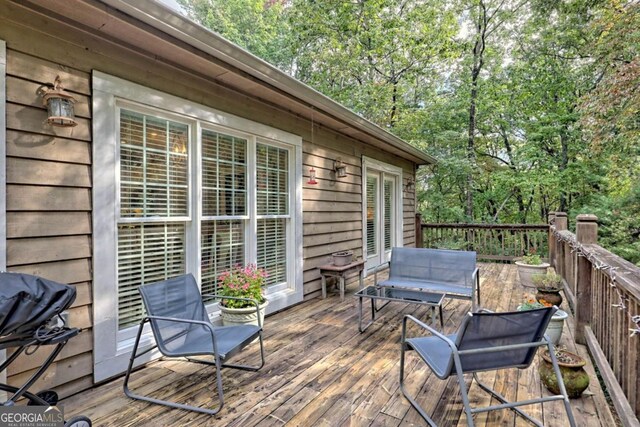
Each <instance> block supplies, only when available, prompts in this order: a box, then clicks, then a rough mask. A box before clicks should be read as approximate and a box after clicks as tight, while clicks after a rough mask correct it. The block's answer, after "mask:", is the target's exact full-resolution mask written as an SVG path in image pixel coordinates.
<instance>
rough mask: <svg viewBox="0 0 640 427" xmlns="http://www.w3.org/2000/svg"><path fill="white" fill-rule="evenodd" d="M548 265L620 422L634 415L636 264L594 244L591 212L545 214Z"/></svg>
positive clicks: (639, 383) (638, 391)
mask: <svg viewBox="0 0 640 427" xmlns="http://www.w3.org/2000/svg"><path fill="white" fill-rule="evenodd" d="M549 219H550V223H551V227H550V228H549V254H550V262H551V265H552V266H553V267H554V268H555V270H556V272H557V273H558V274H560V275H561V276H562V277H563V279H564V281H565V295H567V299H568V300H569V302H570V304H571V306H572V308H573V311H574V315H575V328H576V330H575V337H576V342H578V343H580V344H586V345H587V346H588V348H589V352H590V353H591V356H592V357H593V359H594V361H595V362H596V364H597V366H598V369H599V371H600V373H601V375H602V378H603V380H604V381H605V383H606V385H607V389H608V391H609V393H610V395H611V400H612V402H613V404H614V406H615V408H616V411H617V412H618V415H619V416H620V419H621V421H622V423H623V424H624V425H625V426H638V425H640V424H639V423H638V419H637V417H638V416H640V360H639V358H638V356H639V355H640V329H639V326H640V268H638V267H637V266H635V265H633V264H632V263H630V262H628V261H626V260H624V259H622V258H620V257H619V256H617V255H615V254H613V253H611V252H609V251H608V250H606V249H604V248H602V247H601V246H599V245H598V244H597V243H596V242H597V236H598V224H597V218H596V217H595V216H594V215H578V216H577V218H576V233H575V234H574V233H572V232H570V231H568V230H567V229H568V224H567V214H566V213H564V212H556V213H554V214H552V215H550V218H549Z"/></svg>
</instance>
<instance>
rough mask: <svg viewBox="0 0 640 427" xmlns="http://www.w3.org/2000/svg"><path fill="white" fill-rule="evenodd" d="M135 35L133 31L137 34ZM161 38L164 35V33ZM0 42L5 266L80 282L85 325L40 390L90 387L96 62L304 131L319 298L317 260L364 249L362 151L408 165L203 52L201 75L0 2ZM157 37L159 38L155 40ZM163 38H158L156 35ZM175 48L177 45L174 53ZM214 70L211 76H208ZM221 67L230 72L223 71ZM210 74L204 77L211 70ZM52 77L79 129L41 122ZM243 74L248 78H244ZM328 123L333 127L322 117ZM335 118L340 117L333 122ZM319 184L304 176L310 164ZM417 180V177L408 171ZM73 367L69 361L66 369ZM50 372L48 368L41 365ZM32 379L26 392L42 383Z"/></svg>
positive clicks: (309, 256) (307, 268)
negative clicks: (2, 54)
mask: <svg viewBox="0 0 640 427" xmlns="http://www.w3.org/2000/svg"><path fill="white" fill-rule="evenodd" d="M136 31H137V30H136ZM163 37H164V38H168V37H165V36H163ZM0 39H3V40H5V41H6V43H7V56H8V65H7V74H8V75H7V128H8V129H7V175H8V182H7V233H8V241H7V247H8V248H7V249H8V257H9V261H10V263H9V265H8V269H9V270H10V271H20V272H26V273H31V274H36V275H40V276H43V277H47V278H50V279H53V280H58V281H60V282H64V283H70V284H73V285H75V286H76V287H77V289H78V298H77V300H76V302H75V303H74V305H73V307H72V308H71V310H70V315H71V323H72V326H78V327H83V328H85V331H83V333H82V334H81V335H80V337H78V338H76V339H74V340H71V341H70V342H69V344H68V346H67V348H65V351H64V352H63V353H62V354H61V355H60V356H59V358H58V359H59V362H58V363H59V364H60V366H59V367H60V369H59V371H65V373H64V374H60V375H53V374H52V375H47V376H46V377H45V378H43V379H42V380H41V383H42V385H43V386H54V387H56V389H57V390H58V391H59V392H60V393H61V395H63V396H65V395H68V394H70V393H74V392H77V391H80V390H82V389H84V388H87V387H89V386H91V384H92V377H91V374H92V363H91V359H92V354H91V349H92V346H93V338H92V330H91V326H92V324H93V319H91V315H92V306H91V304H92V301H93V296H92V279H93V278H92V268H91V265H92V259H91V252H92V240H91V227H92V225H91V213H92V212H91V179H92V170H91V143H92V142H91V117H92V112H91V79H90V76H91V72H92V71H93V70H99V71H102V72H105V73H108V74H111V75H114V76H116V77H120V78H123V79H126V80H129V81H131V82H134V83H137V84H140V85H143V86H146V87H149V88H152V89H156V90H160V91H163V92H166V93H169V94H172V95H175V96H178V97H180V98H183V99H186V100H189V101H192V102H196V103H199V104H204V105H207V106H209V107H211V108H215V109H217V110H221V111H225V112H228V113H230V114H235V115H237V116H241V117H245V118H248V119H250V120H253V121H255V122H259V123H263V124H266V125H269V126H272V127H275V128H278V129H282V130H285V131H287V132H290V133H293V134H296V135H300V136H301V137H302V138H303V141H304V142H303V159H302V163H303V174H304V177H303V187H304V189H303V205H304V215H303V235H304V238H303V256H304V264H303V270H304V274H303V280H304V284H303V286H304V294H305V299H309V298H313V297H316V296H318V295H319V289H320V280H319V274H318V270H317V267H318V266H319V265H321V264H323V263H325V262H327V260H328V259H329V256H330V254H331V253H333V252H336V251H338V250H353V251H354V253H355V255H356V256H360V257H361V256H362V176H361V174H362V171H361V168H362V157H363V156H367V157H371V158H375V159H378V160H381V161H384V162H387V163H391V164H393V165H395V166H398V167H401V168H402V169H403V171H404V177H403V181H404V182H405V183H406V181H407V180H408V178H409V177H412V176H413V170H414V164H413V163H411V162H410V161H408V160H405V159H402V158H401V157H398V156H396V155H394V154H391V153H389V152H385V151H383V150H381V149H379V148H376V147H373V146H371V145H368V144H365V143H363V142H361V141H358V140H356V139H353V138H351V137H348V136H346V135H343V134H339V133H337V132H335V131H332V130H330V129H328V128H326V127H323V126H319V125H318V123H317V122H316V123H315V126H314V129H313V132H312V124H311V122H310V121H309V120H306V119H304V118H302V117H301V116H300V115H299V114H298V113H297V111H296V108H298V104H297V103H296V102H293V101H292V100H291V99H288V98H287V97H286V96H284V95H283V96H282V103H280V104H278V105H275V104H273V103H271V102H267V101H265V100H262V99H258V98H257V97H259V96H260V93H262V91H264V90H265V89H264V88H262V87H260V86H257V85H256V86H255V87H253V86H247V87H245V88H243V91H242V92H241V91H238V90H234V89H231V88H229V87H228V86H226V85H225V79H233V78H236V77H234V74H233V73H232V72H226V71H225V70H223V69H222V68H221V67H220V66H219V65H216V63H217V62H216V61H215V60H212V59H211V58H209V57H207V56H206V55H204V54H199V55H202V59H201V60H200V62H198V63H197V66H198V67H199V70H198V71H186V70H185V69H184V68H183V67H182V66H179V65H176V63H175V62H172V61H175V60H176V58H172V59H165V58H162V57H159V56H157V55H151V54H149V53H148V52H146V51H144V50H142V49H137V48H133V47H131V46H126V47H123V46H120V45H118V44H117V43H115V42H114V41H113V40H107V39H105V38H101V37H99V36H96V35H95V34H93V33H92V32H84V31H81V30H78V29H75V28H72V27H71V26H69V25H67V24H64V23H62V22H59V21H56V20H53V19H50V18H48V17H46V16H45V15H44V14H38V13H35V12H32V11H30V10H28V9H27V8H26V7H24V6H22V5H19V4H15V3H8V2H5V1H3V0H0ZM162 42H163V43H164V42H166V40H163V41H162ZM159 43H160V41H159ZM177 53H179V54H181V55H182V54H183V53H184V52H183V51H182V50H180V49H177ZM215 70H219V72H215ZM225 72H226V74H224V73H225ZM207 73H208V75H207ZM56 75H60V76H61V78H62V80H63V83H64V86H65V88H66V89H67V90H68V91H69V92H70V93H72V94H73V95H74V96H75V97H76V98H77V99H78V100H79V101H78V104H76V115H77V120H78V123H79V125H78V126H77V127H75V128H72V129H69V128H66V129H64V128H51V127H49V126H46V125H44V124H43V121H44V120H45V117H46V112H45V110H44V107H42V105H41V101H40V98H39V97H38V96H37V95H36V93H35V91H36V90H37V88H38V87H40V86H41V85H42V84H46V83H49V84H50V83H51V82H52V81H53V80H54V79H55V76H56ZM244 78H246V76H245V77H244ZM325 121H326V122H327V123H329V122H330V121H328V120H327V119H326V118H325ZM336 123H337V122H336ZM337 157H340V158H341V160H342V161H343V162H344V163H346V165H347V172H348V174H349V175H348V177H346V178H340V179H335V176H334V174H333V171H332V169H333V161H334V160H335V159H336V158H337ZM311 166H313V167H314V168H315V169H316V171H317V179H318V182H319V183H318V184H317V185H313V186H312V185H308V184H306V182H307V180H308V171H309V167H311ZM412 179H413V178H412ZM405 193H406V192H403V206H404V207H403V210H404V215H403V226H404V227H403V230H404V233H403V234H404V243H405V245H410V244H411V243H412V242H413V236H410V235H409V233H408V231H409V230H410V229H411V228H412V227H413V218H414V212H413V210H412V209H413V208H412V206H414V205H415V203H414V201H413V195H411V194H405ZM42 350H43V349H40V350H39V351H38V352H36V353H35V354H34V355H32V356H31V357H25V358H21V360H20V363H17V364H16V365H14V367H12V369H11V370H10V371H9V380H10V381H11V382H19V381H21V380H22V379H23V378H24V377H25V376H26V375H28V373H29V372H31V370H32V369H34V368H35V367H37V366H39V363H41V360H42V357H43V356H42V355H43V351H42ZM69 368H71V369H69ZM49 371H50V372H52V373H56V372H58V369H57V367H56V366H55V365H54V366H52V367H51V368H50V370H49ZM38 386H39V385H38V384H37V385H36V386H35V387H34V389H37V388H38Z"/></svg>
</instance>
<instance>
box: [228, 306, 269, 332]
mask: <svg viewBox="0 0 640 427" xmlns="http://www.w3.org/2000/svg"><path fill="white" fill-rule="evenodd" d="M268 304H269V301H267V300H265V301H264V302H263V303H262V304H260V305H259V306H258V309H259V315H260V324H261V325H262V326H263V327H264V313H265V309H266V308H267V305H268ZM220 312H221V314H222V324H223V325H224V326H237V325H257V324H258V317H257V316H256V307H255V306H254V305H252V306H251V307H245V308H229V307H224V306H223V305H222V304H220Z"/></svg>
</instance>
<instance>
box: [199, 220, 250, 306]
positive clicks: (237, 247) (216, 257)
mask: <svg viewBox="0 0 640 427" xmlns="http://www.w3.org/2000/svg"><path fill="white" fill-rule="evenodd" d="M244 227H245V224H244V221H241V220H232V221H227V220H215V221H202V226H201V241H200V247H201V249H202V256H201V265H200V269H201V279H202V293H203V294H215V293H216V291H217V290H218V278H219V277H220V274H221V273H222V272H223V271H225V270H229V269H231V268H232V267H233V266H235V265H243V264H244V263H245V262H244V246H245V245H244V241H245V236H244ZM209 299H211V298H207V301H208V300H209Z"/></svg>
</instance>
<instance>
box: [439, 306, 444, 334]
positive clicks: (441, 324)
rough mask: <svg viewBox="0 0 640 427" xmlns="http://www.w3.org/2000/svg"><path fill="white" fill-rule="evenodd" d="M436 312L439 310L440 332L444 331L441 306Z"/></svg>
mask: <svg viewBox="0 0 640 427" xmlns="http://www.w3.org/2000/svg"><path fill="white" fill-rule="evenodd" d="M438 310H440V331H444V319H443V318H442V304H440V305H439V306H438Z"/></svg>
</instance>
